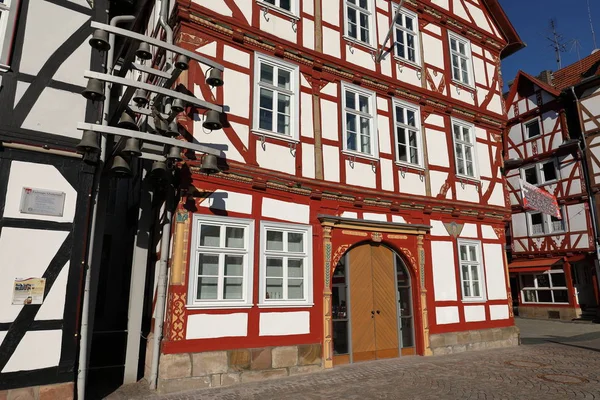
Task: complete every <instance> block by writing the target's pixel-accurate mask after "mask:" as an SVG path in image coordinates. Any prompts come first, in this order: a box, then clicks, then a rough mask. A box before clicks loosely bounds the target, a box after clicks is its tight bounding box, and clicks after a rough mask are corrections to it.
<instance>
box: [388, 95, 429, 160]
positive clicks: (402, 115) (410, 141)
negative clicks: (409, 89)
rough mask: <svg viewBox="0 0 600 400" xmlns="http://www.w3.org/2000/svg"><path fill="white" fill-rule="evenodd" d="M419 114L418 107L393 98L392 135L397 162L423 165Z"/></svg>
mask: <svg viewBox="0 0 600 400" xmlns="http://www.w3.org/2000/svg"><path fill="white" fill-rule="evenodd" d="M420 114H421V113H420V111H419V107H417V106H414V105H411V104H407V103H404V102H400V101H398V100H394V127H395V129H394V137H395V139H396V161H397V162H399V163H402V164H411V165H415V166H420V167H422V166H423V147H422V139H421V121H420V120H421V118H420Z"/></svg>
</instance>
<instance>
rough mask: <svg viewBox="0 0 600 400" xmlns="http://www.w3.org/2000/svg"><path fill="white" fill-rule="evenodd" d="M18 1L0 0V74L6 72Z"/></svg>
mask: <svg viewBox="0 0 600 400" xmlns="http://www.w3.org/2000/svg"><path fill="white" fill-rule="evenodd" d="M17 3H18V0H0V72H4V71H7V70H8V64H9V54H10V48H11V44H12V40H13V33H14V26H15V18H16V15H17Z"/></svg>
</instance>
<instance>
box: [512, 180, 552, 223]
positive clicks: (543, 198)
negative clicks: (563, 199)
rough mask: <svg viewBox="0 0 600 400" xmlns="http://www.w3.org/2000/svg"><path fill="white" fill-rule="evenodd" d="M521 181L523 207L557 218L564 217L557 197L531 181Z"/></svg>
mask: <svg viewBox="0 0 600 400" xmlns="http://www.w3.org/2000/svg"><path fill="white" fill-rule="evenodd" d="M520 181H521V197H522V198H523V207H524V208H526V209H529V210H535V211H539V212H542V213H544V214H548V215H552V216H553V217H555V218H558V219H562V217H561V215H560V208H559V207H558V202H557V201H556V197H554V196H553V195H551V194H550V193H548V192H547V191H545V190H544V189H541V188H539V187H537V186H534V185H532V184H531V183H528V182H525V181H524V180H523V179H520Z"/></svg>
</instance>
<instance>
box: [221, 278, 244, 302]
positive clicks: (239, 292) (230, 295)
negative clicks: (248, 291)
mask: <svg viewBox="0 0 600 400" xmlns="http://www.w3.org/2000/svg"><path fill="white" fill-rule="evenodd" d="M242 283H243V279H242V278H225V280H224V284H223V298H224V299H227V300H240V299H242V298H243V285H242Z"/></svg>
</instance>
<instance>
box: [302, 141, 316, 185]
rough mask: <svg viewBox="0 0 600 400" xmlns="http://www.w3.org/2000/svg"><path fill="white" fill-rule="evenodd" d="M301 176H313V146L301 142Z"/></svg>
mask: <svg viewBox="0 0 600 400" xmlns="http://www.w3.org/2000/svg"><path fill="white" fill-rule="evenodd" d="M302 176H304V177H305V178H314V177H315V146H314V145H312V144H309V143H302Z"/></svg>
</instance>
